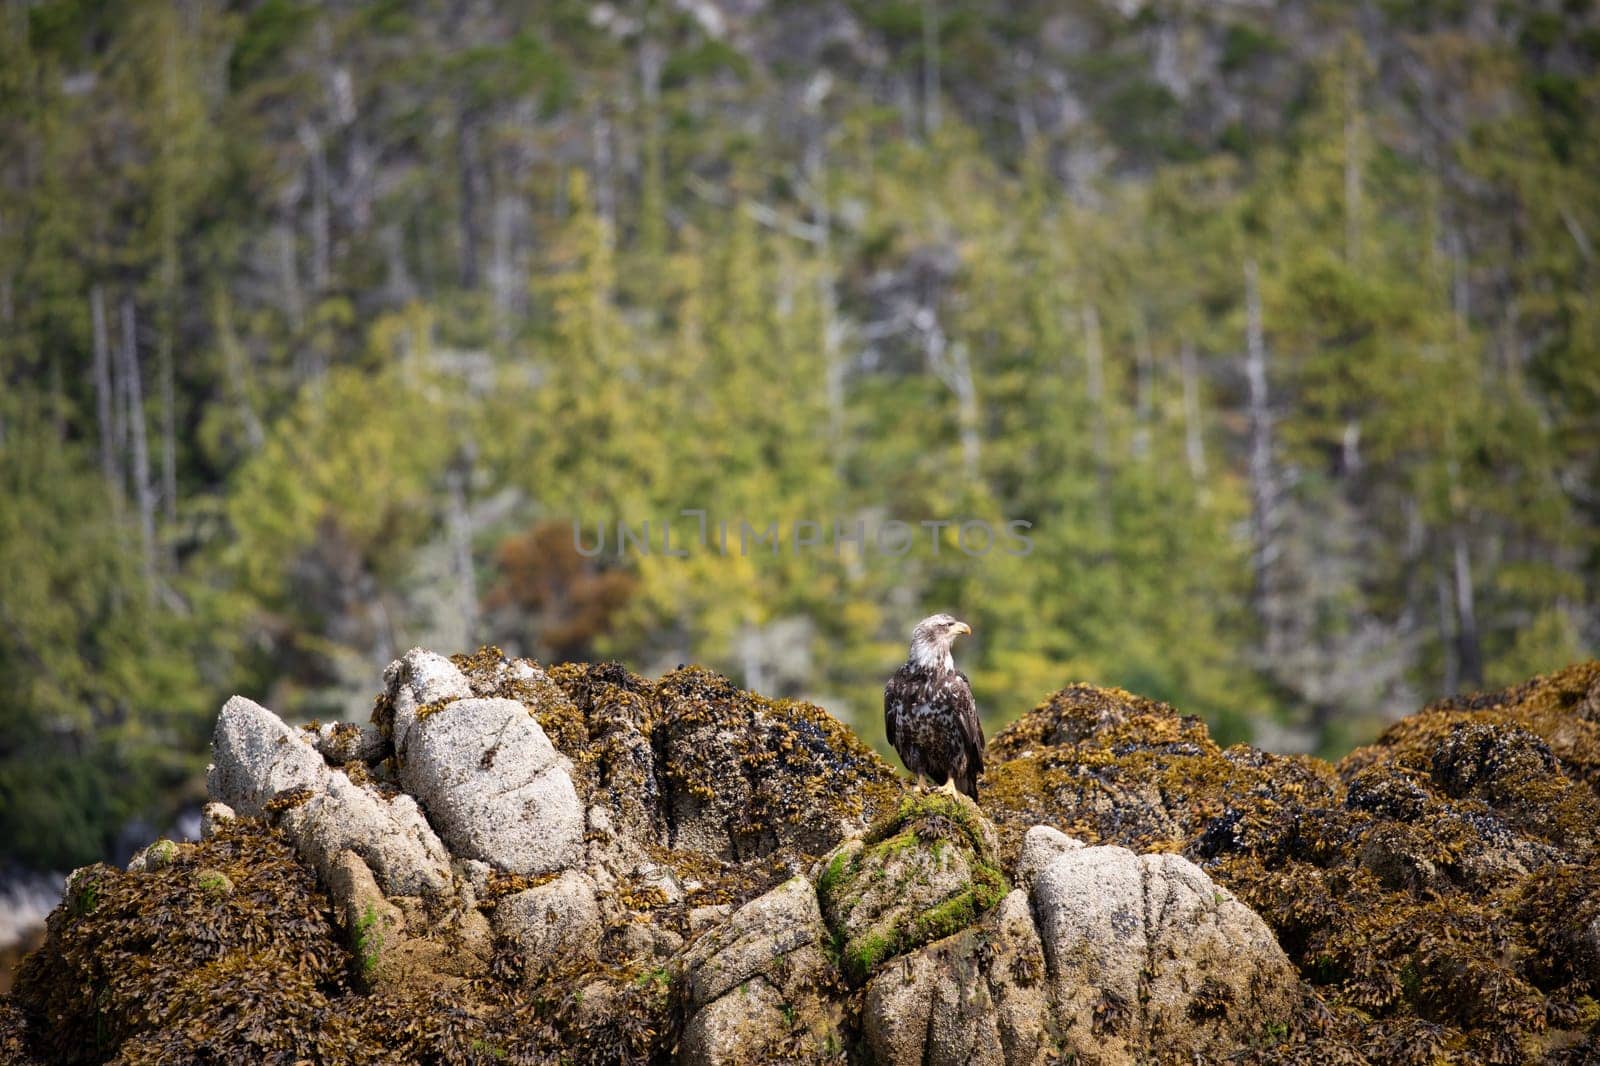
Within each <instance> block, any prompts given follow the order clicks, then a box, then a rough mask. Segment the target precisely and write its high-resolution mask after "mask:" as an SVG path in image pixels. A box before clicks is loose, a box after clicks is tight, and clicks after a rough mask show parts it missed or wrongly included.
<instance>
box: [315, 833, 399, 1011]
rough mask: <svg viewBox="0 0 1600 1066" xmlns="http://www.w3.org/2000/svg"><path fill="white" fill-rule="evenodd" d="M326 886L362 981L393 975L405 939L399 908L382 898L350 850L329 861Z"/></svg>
mask: <svg viewBox="0 0 1600 1066" xmlns="http://www.w3.org/2000/svg"><path fill="white" fill-rule="evenodd" d="M327 885H328V895H329V896H330V897H331V899H332V901H333V907H334V913H335V914H336V915H337V916H338V919H339V925H340V926H341V927H342V928H343V929H344V932H345V936H346V937H347V938H348V942H349V945H350V951H351V953H352V954H354V955H355V957H356V967H357V971H358V973H359V974H360V976H361V978H362V980H363V981H364V982H365V983H366V984H367V985H369V986H372V985H376V984H381V983H383V982H384V981H385V980H386V979H389V978H392V977H393V976H394V972H393V971H394V964H395V962H396V957H395V956H396V948H398V946H399V945H400V943H401V942H402V941H403V940H405V939H406V920H405V916H404V915H403V914H402V913H401V911H400V908H399V907H396V906H395V905H394V904H392V903H390V902H389V901H388V900H387V899H385V898H384V895H383V893H382V892H381V891H380V890H379V889H378V884H377V882H376V881H375V880H374V879H373V876H372V870H371V869H370V868H369V867H368V866H367V864H366V863H365V862H363V861H362V860H361V856H359V855H357V854H356V853H355V852H353V851H342V852H340V853H339V855H338V856H337V858H335V859H334V860H333V861H332V862H331V863H330V864H329V870H328V878H327Z"/></svg>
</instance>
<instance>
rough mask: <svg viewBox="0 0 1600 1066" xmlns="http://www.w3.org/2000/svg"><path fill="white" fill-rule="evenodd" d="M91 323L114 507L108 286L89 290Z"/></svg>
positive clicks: (98, 411)
mask: <svg viewBox="0 0 1600 1066" xmlns="http://www.w3.org/2000/svg"><path fill="white" fill-rule="evenodd" d="M89 322H90V325H91V327H92V329H93V331H94V409H95V419H96V422H97V424H98V425H99V429H100V472H101V474H103V475H104V476H105V479H106V485H107V486H108V487H109V488H110V489H111V499H112V504H113V506H115V504H116V501H117V499H118V498H119V496H120V493H118V491H117V461H116V449H115V447H114V444H113V441H114V438H113V436H112V434H113V432H114V429H115V424H114V423H113V421H112V418H111V406H112V402H113V397H112V394H111V340H110V337H109V336H108V334H107V331H106V294H105V289H104V288H102V287H101V286H99V285H95V286H93V287H92V288H90V289H89Z"/></svg>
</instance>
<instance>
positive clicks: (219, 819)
mask: <svg viewBox="0 0 1600 1066" xmlns="http://www.w3.org/2000/svg"><path fill="white" fill-rule="evenodd" d="M234 818H235V815H234V813H233V808H232V807H230V806H228V805H227V804H226V803H208V804H206V805H205V806H204V807H201V808H200V839H201V840H210V839H211V838H212V837H214V836H216V834H217V830H218V829H220V828H221V827H222V826H224V825H227V824H228V823H229V822H231V821H233V820H234Z"/></svg>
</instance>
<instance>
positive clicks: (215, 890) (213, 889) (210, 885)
mask: <svg viewBox="0 0 1600 1066" xmlns="http://www.w3.org/2000/svg"><path fill="white" fill-rule="evenodd" d="M194 883H195V884H196V885H198V886H199V888H200V891H201V892H203V893H205V895H207V896H208V897H210V898H212V899H220V898H221V897H223V896H228V895H232V894H233V887H234V886H233V879H232V878H231V877H229V876H228V875H227V874H225V873H223V872H222V871H221V870H214V869H205V870H200V871H198V872H197V873H196V874H195V875H194Z"/></svg>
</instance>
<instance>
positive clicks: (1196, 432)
mask: <svg viewBox="0 0 1600 1066" xmlns="http://www.w3.org/2000/svg"><path fill="white" fill-rule="evenodd" d="M1179 363H1180V365H1181V369H1182V372H1183V438H1184V440H1183V442H1184V450H1185V452H1186V453H1187V454H1188V459H1189V475H1190V476H1191V477H1193V478H1194V479H1195V480H1196V481H1204V480H1205V477H1206V443H1205V435H1204V433H1203V432H1202V431H1201V427H1200V368H1199V365H1198V360H1197V359H1196V358H1195V352H1194V342H1193V341H1191V340H1190V339H1189V338H1188V337H1185V338H1183V344H1182V347H1181V348H1180V354H1179Z"/></svg>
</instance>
